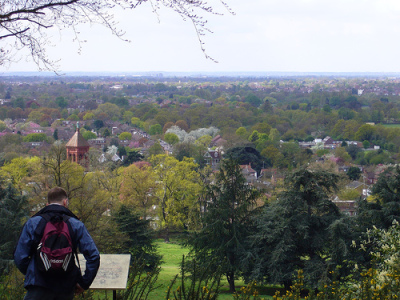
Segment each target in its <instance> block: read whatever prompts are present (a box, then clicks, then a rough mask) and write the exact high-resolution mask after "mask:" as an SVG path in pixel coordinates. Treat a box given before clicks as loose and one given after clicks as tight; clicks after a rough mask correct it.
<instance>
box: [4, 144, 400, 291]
mask: <svg viewBox="0 0 400 300" xmlns="http://www.w3.org/2000/svg"><path fill="white" fill-rule="evenodd" d="M0 176H1V178H2V189H1V193H0V197H1V201H0V203H1V209H0V212H1V215H0V216H1V218H0V219H1V222H0V225H1V228H0V230H1V231H2V232H7V235H2V236H1V239H2V240H1V245H3V246H2V248H1V251H0V255H1V258H2V261H3V262H4V260H7V259H10V258H11V257H10V255H11V253H12V251H11V250H10V249H12V247H13V242H15V241H16V239H17V237H18V232H19V230H20V227H21V225H22V222H23V221H24V220H26V218H27V217H28V216H29V214H30V213H31V212H34V211H36V210H37V209H39V208H40V207H42V206H43V205H45V199H46V197H45V195H46V193H47V190H48V188H49V187H52V186H61V187H63V188H65V189H66V191H67V193H68V197H69V199H70V207H71V209H72V210H73V212H74V213H76V214H77V215H78V216H79V217H80V218H81V220H82V221H83V222H84V223H85V224H86V226H87V228H88V230H89V231H90V232H91V234H92V235H93V237H94V239H95V241H96V244H97V245H98V247H99V249H100V251H101V252H103V253H123V252H130V253H132V254H134V255H135V256H136V257H142V258H143V256H144V257H145V261H146V263H147V265H148V267H149V268H150V269H151V268H152V267H156V266H157V265H158V264H159V262H160V257H159V256H158V254H157V252H156V249H154V247H153V246H152V236H153V235H152V234H151V232H152V230H151V228H152V227H153V228H154V227H155V228H157V234H158V235H159V236H162V237H164V238H165V240H168V239H169V236H170V234H171V233H172V232H181V233H185V234H186V236H187V239H186V245H187V246H188V247H189V248H190V249H191V252H190V256H189V258H187V262H188V264H187V265H189V266H190V265H192V264H191V263H190V261H191V260H192V259H193V265H195V264H194V262H196V266H197V268H199V270H202V269H203V270H215V271H218V273H219V274H223V275H224V276H226V278H227V280H228V282H229V286H230V290H231V292H234V291H235V280H236V279H237V278H239V277H242V278H245V280H246V281H251V280H256V281H257V282H259V283H274V284H283V285H284V286H286V287H287V288H289V287H290V286H291V285H292V283H293V279H294V278H295V276H296V274H297V271H298V270H300V269H301V270H303V272H304V281H305V283H306V284H307V286H309V287H310V288H313V289H318V288H321V287H322V286H324V284H325V283H326V282H327V280H338V281H340V282H346V280H348V276H349V275H350V274H351V271H352V270H353V269H354V266H355V265H357V266H358V268H360V269H366V270H368V269H370V268H373V269H374V268H375V269H374V270H381V269H382V268H383V267H382V264H381V265H379V264H376V262H375V261H374V260H373V258H374V253H375V252H376V247H378V246H379V240H378V239H374V238H372V237H370V236H369V234H370V230H371V229H373V228H376V229H379V230H387V229H389V228H391V226H392V225H393V224H394V222H397V221H398V220H399V218H400V210H399V204H400V193H399V192H398V190H397V188H396V187H397V186H399V185H400V182H399V178H400V168H398V167H396V168H393V167H392V168H388V169H387V170H386V171H385V172H384V173H382V174H381V175H380V177H379V180H378V182H377V183H376V184H375V185H374V186H373V189H372V194H373V200H370V201H366V200H362V199H360V200H359V201H358V211H357V215H356V216H353V217H350V216H346V215H343V214H341V213H340V211H339V209H338V208H337V207H336V206H335V204H333V202H332V201H331V199H332V196H333V193H334V192H335V191H337V189H338V187H339V182H340V181H341V180H342V178H341V177H340V176H339V175H338V174H336V173H333V172H331V171H327V170H326V169H323V168H321V167H320V166H317V165H310V166H309V167H307V168H305V167H301V168H299V169H297V170H294V171H293V172H291V173H290V174H288V175H287V176H286V179H285V182H284V184H282V185H281V186H280V187H279V188H278V189H277V190H276V191H275V192H276V194H275V197H270V198H269V200H267V199H266V198H265V195H264V193H263V191H262V190H259V189H255V188H254V187H253V186H251V185H248V184H247V181H246V179H245V178H244V177H243V174H242V170H241V168H240V167H239V165H238V164H237V161H235V160H234V159H231V158H228V159H226V160H224V161H223V162H222V164H221V167H220V169H219V170H218V172H216V173H214V172H211V170H209V169H208V168H203V169H200V168H199V165H198V164H196V163H195V162H194V161H193V159H190V158H184V159H182V161H179V160H177V159H176V158H174V157H173V156H167V155H164V154H161V155H155V156H152V157H151V158H150V159H149V162H148V163H147V162H143V161H142V162H137V163H134V164H131V165H129V166H127V167H124V166H121V167H118V168H111V169H104V168H103V169H101V170H100V169H98V170H93V171H92V172H86V171H85V169H84V168H83V167H81V166H79V165H77V164H74V163H71V162H69V161H67V160H65V148H64V147H63V146H62V145H61V144H57V143H56V144H55V145H54V146H53V147H52V149H51V151H50V153H49V156H47V157H43V158H40V157H30V158H29V157H19V158H15V159H13V160H12V161H11V162H10V163H7V164H5V165H4V166H2V167H1V169H0ZM150 220H151V221H150ZM18 224H19V226H18ZM151 226H152V227H151ZM382 247H383V246H382ZM381 250H382V251H383V250H385V249H383V248H382V249H381ZM386 250H388V249H386ZM389 250H390V249H389ZM393 260H394V262H393V264H394V263H397V260H398V258H397V257H394V258H393ZM3 266H4V265H3ZM189 268H190V267H189ZM3 270H5V269H4V268H3ZM389 271H390V270H389ZM333 272H334V273H335V279H333V277H332V276H333V275H332V274H333ZM396 274H397V273H396ZM209 275H210V276H216V275H217V274H216V273H215V272H209ZM353 276H361V274H358V275H356V274H353ZM353 278H356V277H353ZM360 278H361V277H360ZM374 280H375V279H374ZM380 280H381V281H382V280H383V281H382V282H384V281H385V280H386V279H385V278H384V279H380Z"/></svg>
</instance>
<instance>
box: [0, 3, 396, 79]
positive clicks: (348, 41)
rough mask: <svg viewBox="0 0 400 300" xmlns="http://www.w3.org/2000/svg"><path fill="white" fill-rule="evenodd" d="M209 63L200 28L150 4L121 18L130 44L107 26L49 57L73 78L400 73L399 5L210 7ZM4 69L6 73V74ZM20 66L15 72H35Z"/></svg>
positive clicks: (66, 39)
mask: <svg viewBox="0 0 400 300" xmlns="http://www.w3.org/2000/svg"><path fill="white" fill-rule="evenodd" d="M209 1H210V4H212V5H215V8H216V10H217V11H219V12H222V13H224V15H223V16H207V18H208V20H209V23H208V27H209V28H210V29H212V30H213V33H210V34H208V35H206V36H205V37H204V42H205V47H206V51H207V54H208V55H210V56H211V57H213V58H214V59H215V60H217V61H218V63H215V62H213V61H211V60H208V59H206V58H205V56H204V54H203V53H202V51H201V48H200V46H199V42H198V39H197V36H196V32H195V31H194V29H193V25H192V24H191V23H190V22H188V21H186V22H185V21H183V20H182V18H180V17H179V15H177V14H175V13H173V12H171V11H168V10H167V9H163V10H161V11H160V12H159V21H158V19H157V16H156V15H155V14H154V13H152V12H151V7H150V6H149V5H143V6H141V7H139V8H137V9H136V10H134V11H129V12H124V13H121V12H118V13H117V15H116V19H117V20H119V27H120V28H121V29H124V30H125V31H126V35H125V38H127V39H129V40H131V42H130V43H127V42H124V41H121V40H119V39H118V38H116V37H115V36H112V35H111V34H110V33H109V32H108V31H107V30H106V29H104V28H102V27H100V26H92V27H90V26H88V25H87V26H83V27H81V28H80V31H81V37H82V38H83V39H86V40H87V42H86V43H85V44H84V45H83V47H82V51H81V53H80V54H78V45H77V44H76V43H73V42H72V39H73V37H72V35H71V33H69V32H68V31H63V32H62V34H61V35H60V36H57V35H55V38H54V40H53V41H54V43H55V44H56V45H55V46H54V47H52V48H49V50H48V52H49V54H50V56H51V57H53V58H61V61H60V63H59V65H60V69H61V70H62V71H64V72H68V71H85V72H90V71H93V72H98V71H115V72H119V71H121V72H136V71H137V72H139V71H160V72H162V71H165V72H178V71H180V72H213V71H217V72H220V71H221V72H227V71H229V72H237V71H240V72H246V71H250V72H255V71H259V72H271V71H282V72H400V59H399V55H400V1H399V0H226V2H227V3H228V4H229V6H230V7H231V8H232V10H233V11H234V12H235V15H231V14H229V12H227V11H226V10H225V8H224V7H223V6H221V5H220V4H219V2H218V0H209ZM3 70H4V69H3ZM35 70H36V68H35V66H34V65H33V64H31V63H28V62H26V61H25V60H20V61H19V62H18V63H15V64H13V65H12V66H11V67H10V68H9V69H8V71H35Z"/></svg>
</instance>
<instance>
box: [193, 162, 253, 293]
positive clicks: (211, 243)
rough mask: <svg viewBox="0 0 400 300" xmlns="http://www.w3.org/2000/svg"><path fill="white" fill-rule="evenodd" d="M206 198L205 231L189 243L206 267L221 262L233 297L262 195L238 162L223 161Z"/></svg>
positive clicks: (206, 189) (203, 220) (198, 259)
mask: <svg viewBox="0 0 400 300" xmlns="http://www.w3.org/2000/svg"><path fill="white" fill-rule="evenodd" d="M205 195H206V198H207V199H208V201H207V202H205V203H206V204H205V206H204V208H203V209H204V211H205V213H204V216H203V218H202V223H203V227H202V229H201V230H200V231H199V232H197V233H195V234H193V236H192V237H191V238H190V239H189V241H188V243H189V245H190V247H191V249H192V250H191V253H192V254H193V256H194V257H195V258H196V261H197V262H198V263H199V264H201V265H203V266H205V267H206V266H207V265H208V264H209V263H210V262H212V261H214V262H215V261H218V264H219V267H221V271H222V272H223V273H224V274H225V275H226V278H227V280H228V282H229V290H230V292H231V293H233V292H235V278H236V276H239V275H240V274H241V273H242V272H243V271H244V270H245V268H246V265H247V259H248V257H249V252H250V251H249V250H250V249H249V245H248V244H247V239H248V237H249V235H250V234H252V232H253V230H254V226H253V224H254V223H253V220H254V219H253V218H252V216H253V215H254V212H255V210H254V208H255V204H256V200H257V199H258V198H259V197H260V192H259V191H258V190H256V189H254V188H252V187H250V186H249V185H247V184H246V179H245V178H244V177H243V175H242V172H241V168H240V167H239V165H238V164H237V162H236V161H234V160H231V159H228V160H224V161H222V164H221V167H220V169H219V171H218V173H217V174H216V175H215V180H214V181H213V183H210V184H208V185H206V187H205ZM214 267H215V268H216V267H217V266H214Z"/></svg>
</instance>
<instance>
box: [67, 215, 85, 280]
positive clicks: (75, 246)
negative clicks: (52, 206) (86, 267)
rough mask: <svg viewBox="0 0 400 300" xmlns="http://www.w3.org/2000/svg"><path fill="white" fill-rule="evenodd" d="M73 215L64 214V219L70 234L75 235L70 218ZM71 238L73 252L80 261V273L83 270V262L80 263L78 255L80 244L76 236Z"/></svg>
mask: <svg viewBox="0 0 400 300" xmlns="http://www.w3.org/2000/svg"><path fill="white" fill-rule="evenodd" d="M71 218H72V217H71V216H68V215H65V214H64V215H63V221H64V222H65V223H66V224H67V226H68V230H69V234H70V235H73V233H74V232H73V230H72V226H71V223H70V222H69V219H71ZM71 240H72V252H73V253H74V254H75V259H76V261H77V263H78V268H79V273H80V272H81V264H80V263H79V257H78V244H77V241H76V240H75V237H74V236H71Z"/></svg>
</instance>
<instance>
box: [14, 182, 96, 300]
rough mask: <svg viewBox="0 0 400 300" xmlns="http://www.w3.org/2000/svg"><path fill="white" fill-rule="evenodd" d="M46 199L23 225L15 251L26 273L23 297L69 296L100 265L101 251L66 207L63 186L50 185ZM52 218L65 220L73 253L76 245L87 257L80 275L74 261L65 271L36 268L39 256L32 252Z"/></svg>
mask: <svg viewBox="0 0 400 300" xmlns="http://www.w3.org/2000/svg"><path fill="white" fill-rule="evenodd" d="M47 200H48V203H47V206H46V207H45V208H43V209H42V210H40V211H39V212H38V213H37V214H36V215H34V216H33V217H32V218H30V219H29V220H28V221H27V222H26V224H25V225H24V228H23V230H22V233H21V236H20V238H19V241H18V244H17V248H16V250H15V253H14V261H15V264H16V265H17V267H18V269H19V270H20V271H21V272H22V273H23V274H24V275H25V283H24V286H25V288H26V289H27V293H26V295H25V298H24V299H25V300H39V299H40V300H71V299H73V297H74V294H80V293H82V292H83V291H84V290H86V289H88V288H89V286H90V285H91V284H92V282H93V280H94V278H95V277H96V274H97V270H98V268H99V266H100V254H99V251H98V250H97V248H96V245H95V243H94V241H93V239H92V237H91V236H90V234H89V233H88V231H87V229H86V227H85V225H84V224H83V223H82V222H81V221H79V220H78V218H77V217H76V216H75V215H74V214H73V213H72V212H71V211H70V210H69V209H68V208H67V207H68V197H67V193H66V192H65V190H64V189H62V188H60V187H55V188H52V189H51V190H50V191H49V192H48V194H47ZM55 218H56V219H57V218H58V220H65V223H66V224H67V225H68V229H69V234H70V240H71V242H72V247H73V250H74V252H75V254H74V255H73V256H76V250H77V248H79V251H80V253H82V254H83V256H84V257H85V259H86V271H85V274H84V275H83V276H82V274H81V272H80V270H79V268H78V266H76V265H75V264H74V265H73V267H72V268H69V269H68V273H66V274H65V275H64V274H63V275H58V274H57V275H50V276H49V274H46V272H43V271H42V270H39V268H38V262H37V261H36V260H39V259H38V258H37V257H36V256H35V253H36V251H37V249H39V248H40V246H41V238H42V236H43V232H44V230H45V227H46V228H47V226H46V224H47V223H48V222H50V221H49V220H55ZM72 259H75V258H72Z"/></svg>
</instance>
